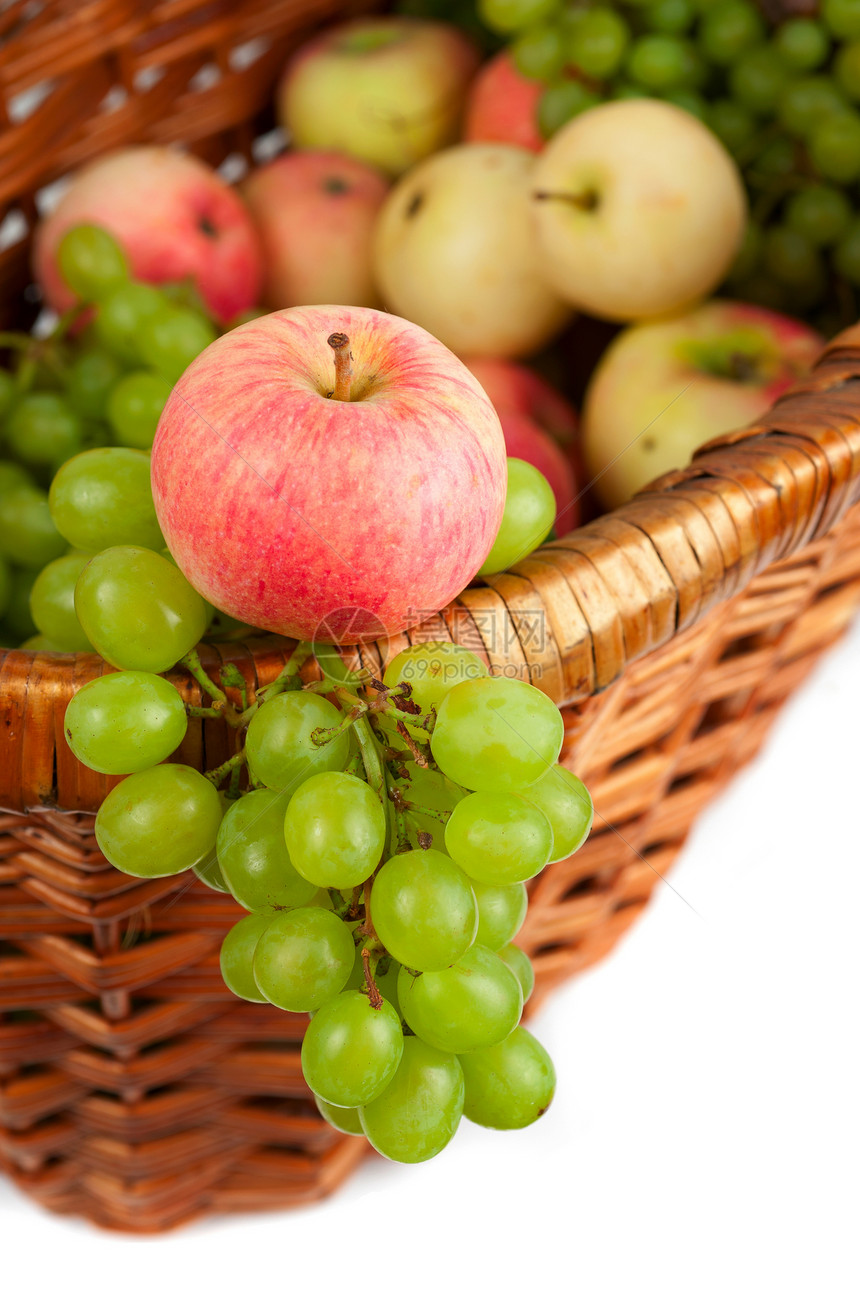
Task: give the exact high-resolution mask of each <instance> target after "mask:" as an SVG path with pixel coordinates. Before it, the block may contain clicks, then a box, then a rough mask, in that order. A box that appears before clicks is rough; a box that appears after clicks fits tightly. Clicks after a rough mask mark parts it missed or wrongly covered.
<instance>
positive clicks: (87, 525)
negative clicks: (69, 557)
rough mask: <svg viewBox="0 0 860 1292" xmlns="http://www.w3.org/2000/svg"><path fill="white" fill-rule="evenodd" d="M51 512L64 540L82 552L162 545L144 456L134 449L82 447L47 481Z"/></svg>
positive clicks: (146, 456)
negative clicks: (82, 448) (49, 482)
mask: <svg viewBox="0 0 860 1292" xmlns="http://www.w3.org/2000/svg"><path fill="white" fill-rule="evenodd" d="M49 497H50V504H51V516H52V518H53V522H54V524H55V525H56V527H57V529H58V530H59V531H60V533H61V534H62V536H63V538H64V539H65V540H66V542H67V543H71V544H72V546H73V547H77V548H80V549H81V550H82V551H84V552H101V551H103V549H104V548H106V547H123V546H125V545H127V544H130V545H131V546H133V547H149V548H154V549H156V550H157V549H159V548H162V547H163V546H164V537H163V535H162V533H161V530H160V529H159V527H158V518H157V517H156V514H155V506H154V505H153V501H152V487H151V485H150V483H149V455H148V454H146V453H141V452H140V451H139V450H138V449H123V448H113V447H111V448H104V449H87V451H86V452H85V453H78V454H77V455H76V456H75V457H73V458H70V459H69V461H68V462H64V463H63V465H62V466H61V467H60V469H59V471H58V472H57V474H56V475H55V476H54V479H53V480H52V482H51V492H50V495H49Z"/></svg>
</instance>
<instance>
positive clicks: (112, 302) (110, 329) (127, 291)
mask: <svg viewBox="0 0 860 1292" xmlns="http://www.w3.org/2000/svg"><path fill="white" fill-rule="evenodd" d="M165 303H166V298H165V295H164V293H163V292H160V291H159V290H158V288H157V287H152V286H150V284H149V283H133V282H132V283H123V284H122V285H121V286H119V287H116V288H115V289H114V290H113V291H112V292H111V293H110V295H109V296H107V297H105V299H104V300H103V301H100V302H99V308H98V312H97V313H96V317H95V320H94V321H93V331H94V333H95V335H96V337H97V338H98V340H99V342H100V344H101V345H103V346H104V348H105V350H107V351H108V353H109V354H112V355H113V356H114V358H116V359H119V360H121V362H123V363H129V364H139V363H140V359H141V356H140V351H139V349H138V344H137V338H138V335H139V332H140V329H141V327H142V326H143V323H144V320H145V319H147V318H150V317H151V316H152V315H153V314H157V313H159V312H160V311H161V310H163V309H164V308H165Z"/></svg>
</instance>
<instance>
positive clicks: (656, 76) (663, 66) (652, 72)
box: [626, 34, 704, 94]
mask: <svg viewBox="0 0 860 1292" xmlns="http://www.w3.org/2000/svg"><path fill="white" fill-rule="evenodd" d="M626 69H627V74H628V76H629V77H630V79H631V80H633V81H635V82H636V83H637V84H638V85H641V86H644V88H645V89H646V90H652V91H654V92H656V93H657V94H662V93H665V92H666V91H668V90H675V89H679V88H680V87H682V86H684V87H692V88H695V87H696V86H698V85H700V84H701V82H702V80H703V77H704V68H703V65H702V62H701V59H700V57H699V55H698V54H697V52H696V50H695V48H694V46H692V45H691V44H690V43H689V41H686V40H684V39H683V37H681V36H661V35H656V34H655V35H648V36H640V37H639V39H638V40H636V41H634V42H633V45H632V46H631V48H630V52H629V54H628V55H627V62H626Z"/></svg>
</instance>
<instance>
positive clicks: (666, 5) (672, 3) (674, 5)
mask: <svg viewBox="0 0 860 1292" xmlns="http://www.w3.org/2000/svg"><path fill="white" fill-rule="evenodd" d="M695 17H696V11H695V8H694V7H693V5H692V4H691V3H690V0H656V2H655V3H652V4H649V5H648V6H647V7H646V9H645V11H644V13H643V14H642V21H643V22H644V24H645V26H646V28H647V29H648V30H649V31H659V32H662V33H663V34H664V35H666V36H680V35H682V33H683V32H685V31H688V30H689V28H690V27H692V25H693V22H694V21H695Z"/></svg>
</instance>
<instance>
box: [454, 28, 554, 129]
mask: <svg viewBox="0 0 860 1292" xmlns="http://www.w3.org/2000/svg"><path fill="white" fill-rule="evenodd" d="M542 93H543V87H542V86H541V84H540V82H539V81H535V80H532V79H530V78H529V77H527V76H523V75H522V73H521V72H519V71H517V68H516V66H515V64H514V61H513V59H512V58H511V56H510V54H509V53H508V52H507V50H502V51H501V52H500V53H498V54H496V55H495V57H493V58H491V59H489V61H488V62H486V63H485V64H484V66H483V67H482V68H481V69H480V71H479V72H478V75H477V76H476V77H475V79H474V81H473V82H472V84H471V86H470V88H469V94H468V98H467V99H466V113H465V122H464V126H463V138H464V140H465V141H466V142H467V143H484V144H515V145H516V146H517V147H518V148H529V149H531V151H532V152H536V153H537V152H540V150H541V148H543V145H544V140H543V136H542V135H541V133H540V130H539V129H538V115H537V108H538V102H539V100H540V97H541V94H542Z"/></svg>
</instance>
